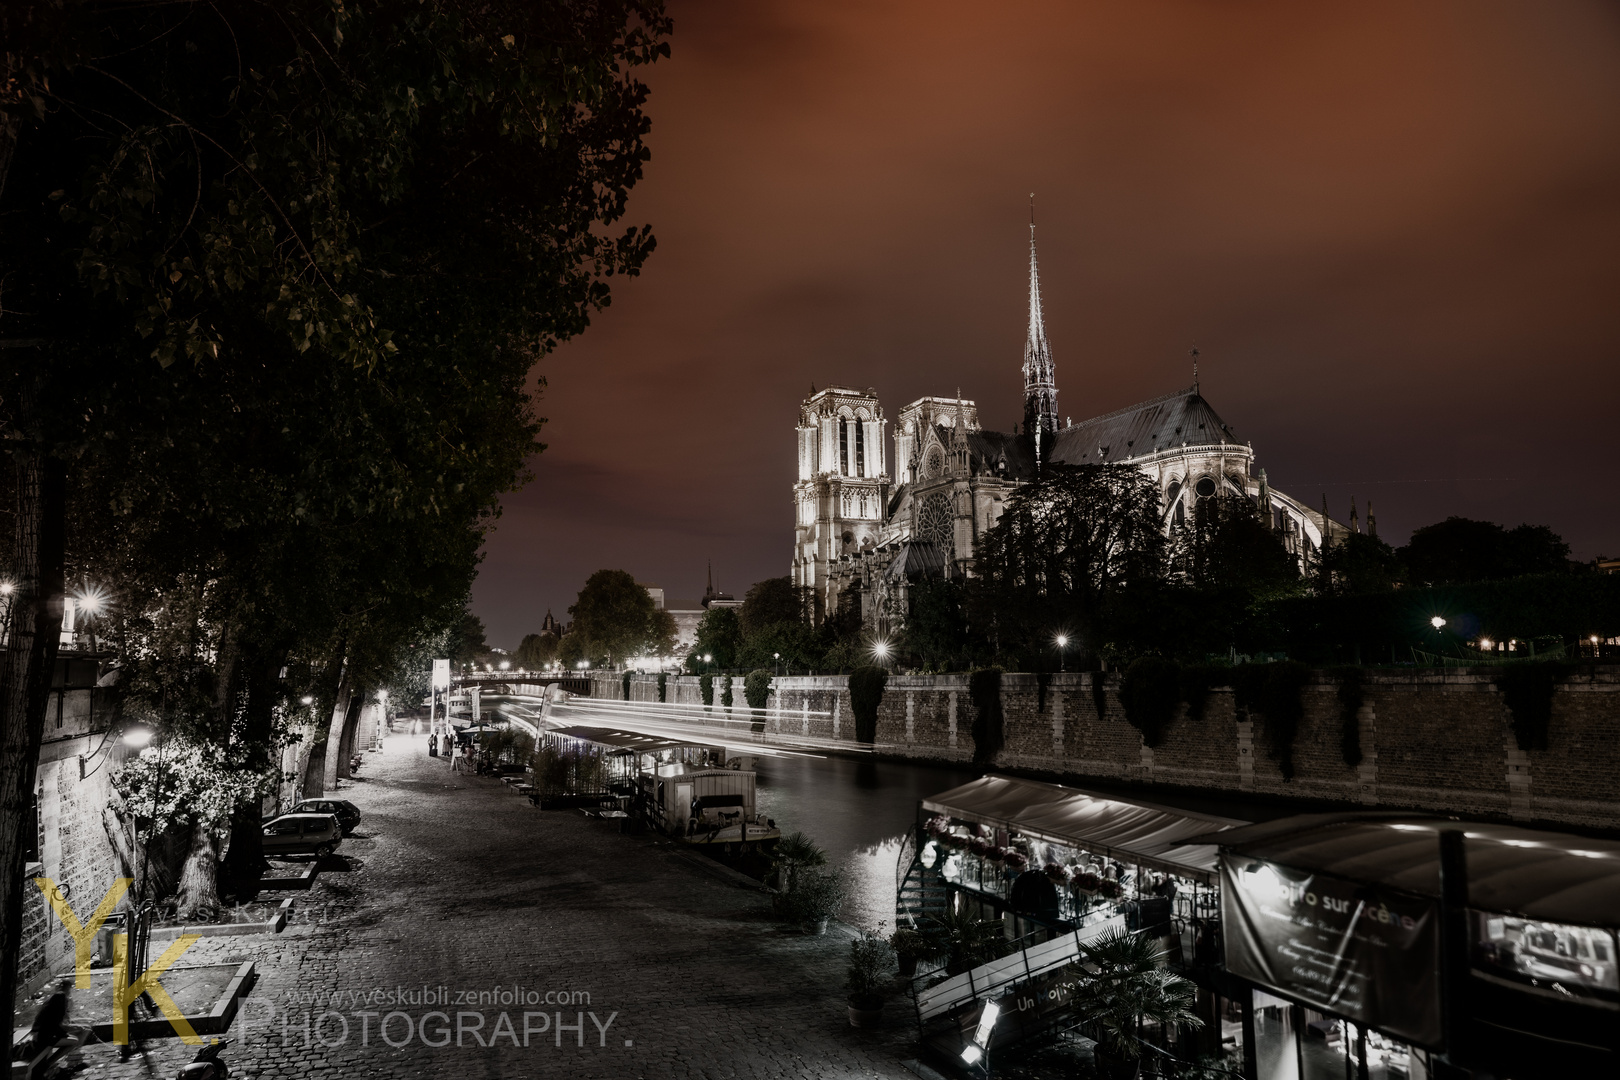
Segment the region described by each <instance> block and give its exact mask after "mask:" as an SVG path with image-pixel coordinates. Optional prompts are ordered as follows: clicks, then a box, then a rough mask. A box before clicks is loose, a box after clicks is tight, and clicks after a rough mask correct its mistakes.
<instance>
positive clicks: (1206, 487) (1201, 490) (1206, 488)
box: [1193, 476, 1215, 499]
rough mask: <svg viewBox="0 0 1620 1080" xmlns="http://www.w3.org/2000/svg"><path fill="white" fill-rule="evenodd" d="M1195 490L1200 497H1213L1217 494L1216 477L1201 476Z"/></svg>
mask: <svg viewBox="0 0 1620 1080" xmlns="http://www.w3.org/2000/svg"><path fill="white" fill-rule="evenodd" d="M1193 490H1194V491H1196V492H1198V497H1199V498H1200V499H1208V498H1212V497H1213V496H1214V495H1215V478H1214V477H1212V476H1200V477H1199V478H1198V483H1197V485H1195V486H1194V488H1193Z"/></svg>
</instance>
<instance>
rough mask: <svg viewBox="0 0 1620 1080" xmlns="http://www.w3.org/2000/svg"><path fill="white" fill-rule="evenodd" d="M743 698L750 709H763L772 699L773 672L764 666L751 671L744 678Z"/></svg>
mask: <svg viewBox="0 0 1620 1080" xmlns="http://www.w3.org/2000/svg"><path fill="white" fill-rule="evenodd" d="M743 698H744V699H745V700H746V701H747V702H748V707H749V708H750V709H763V708H764V707H765V703H766V702H767V701H769V700H770V699H771V673H770V672H769V671H767V670H766V669H764V668H755V669H754V670H753V671H750V672H749V673H748V676H747V677H746V678H745V679H743Z"/></svg>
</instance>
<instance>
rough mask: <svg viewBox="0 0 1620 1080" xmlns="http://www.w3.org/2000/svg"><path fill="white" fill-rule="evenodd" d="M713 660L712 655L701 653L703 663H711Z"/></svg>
mask: <svg viewBox="0 0 1620 1080" xmlns="http://www.w3.org/2000/svg"><path fill="white" fill-rule="evenodd" d="M713 660H714V657H712V656H710V655H709V654H708V653H704V654H703V662H704V663H705V664H707V663H711V662H712V661H713Z"/></svg>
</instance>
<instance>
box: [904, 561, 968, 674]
mask: <svg viewBox="0 0 1620 1080" xmlns="http://www.w3.org/2000/svg"><path fill="white" fill-rule="evenodd" d="M906 599H907V601H908V603H909V605H910V611H909V612H908V613H907V615H906V622H905V646H906V648H907V649H908V650H910V651H911V652H912V653H915V654H916V655H917V657H918V658H919V659H921V660H922V662H923V664H924V665H926V666H928V667H933V668H938V669H939V670H948V669H950V668H952V667H953V666H956V667H963V666H965V664H966V659H967V653H968V623H967V605H968V594H967V588H966V585H965V584H964V583H963V582H961V581H955V580H940V579H935V578H928V579H925V580H923V581H919V582H917V583H915V584H914V585H912V586H911V588H910V589H909V590H907V597H906Z"/></svg>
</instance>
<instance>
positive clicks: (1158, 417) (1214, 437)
mask: <svg viewBox="0 0 1620 1080" xmlns="http://www.w3.org/2000/svg"><path fill="white" fill-rule="evenodd" d="M1223 443H1225V444H1235V443H1237V436H1236V435H1234V434H1233V433H1232V429H1231V428H1230V427H1228V426H1227V424H1226V421H1224V420H1222V419H1221V418H1220V416H1219V414H1217V413H1216V412H1215V410H1214V409H1213V408H1211V407H1210V404H1209V402H1207V401H1205V400H1204V398H1203V397H1202V396H1201V395H1200V394H1199V393H1198V388H1197V387H1191V388H1189V389H1186V390H1177V391H1176V392H1175V393H1172V394H1166V395H1164V396H1163V397H1157V398H1154V399H1152V400H1151V401H1144V402H1141V403H1140V404H1137V405H1132V406H1131V407H1130V408H1127V409H1121V410H1119V411H1118V412H1112V413H1109V414H1108V415H1106V416H1098V417H1094V418H1092V419H1090V420H1086V421H1083V422H1082V423H1078V424H1075V425H1074V426H1073V427H1067V428H1063V429H1062V430H1060V431H1059V432H1058V433H1057V441H1056V443H1055V444H1054V445H1053V447H1052V450H1051V455H1050V460H1052V461H1060V462H1064V463H1066V464H1069V465H1085V464H1093V465H1094V464H1096V463H1098V462H1101V461H1123V460H1124V459H1125V458H1128V457H1142V456H1144V455H1146V454H1152V453H1155V452H1157V451H1160V450H1171V449H1176V448H1178V447H1182V446H1189V447H1192V446H1219V445H1221V444H1223Z"/></svg>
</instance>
